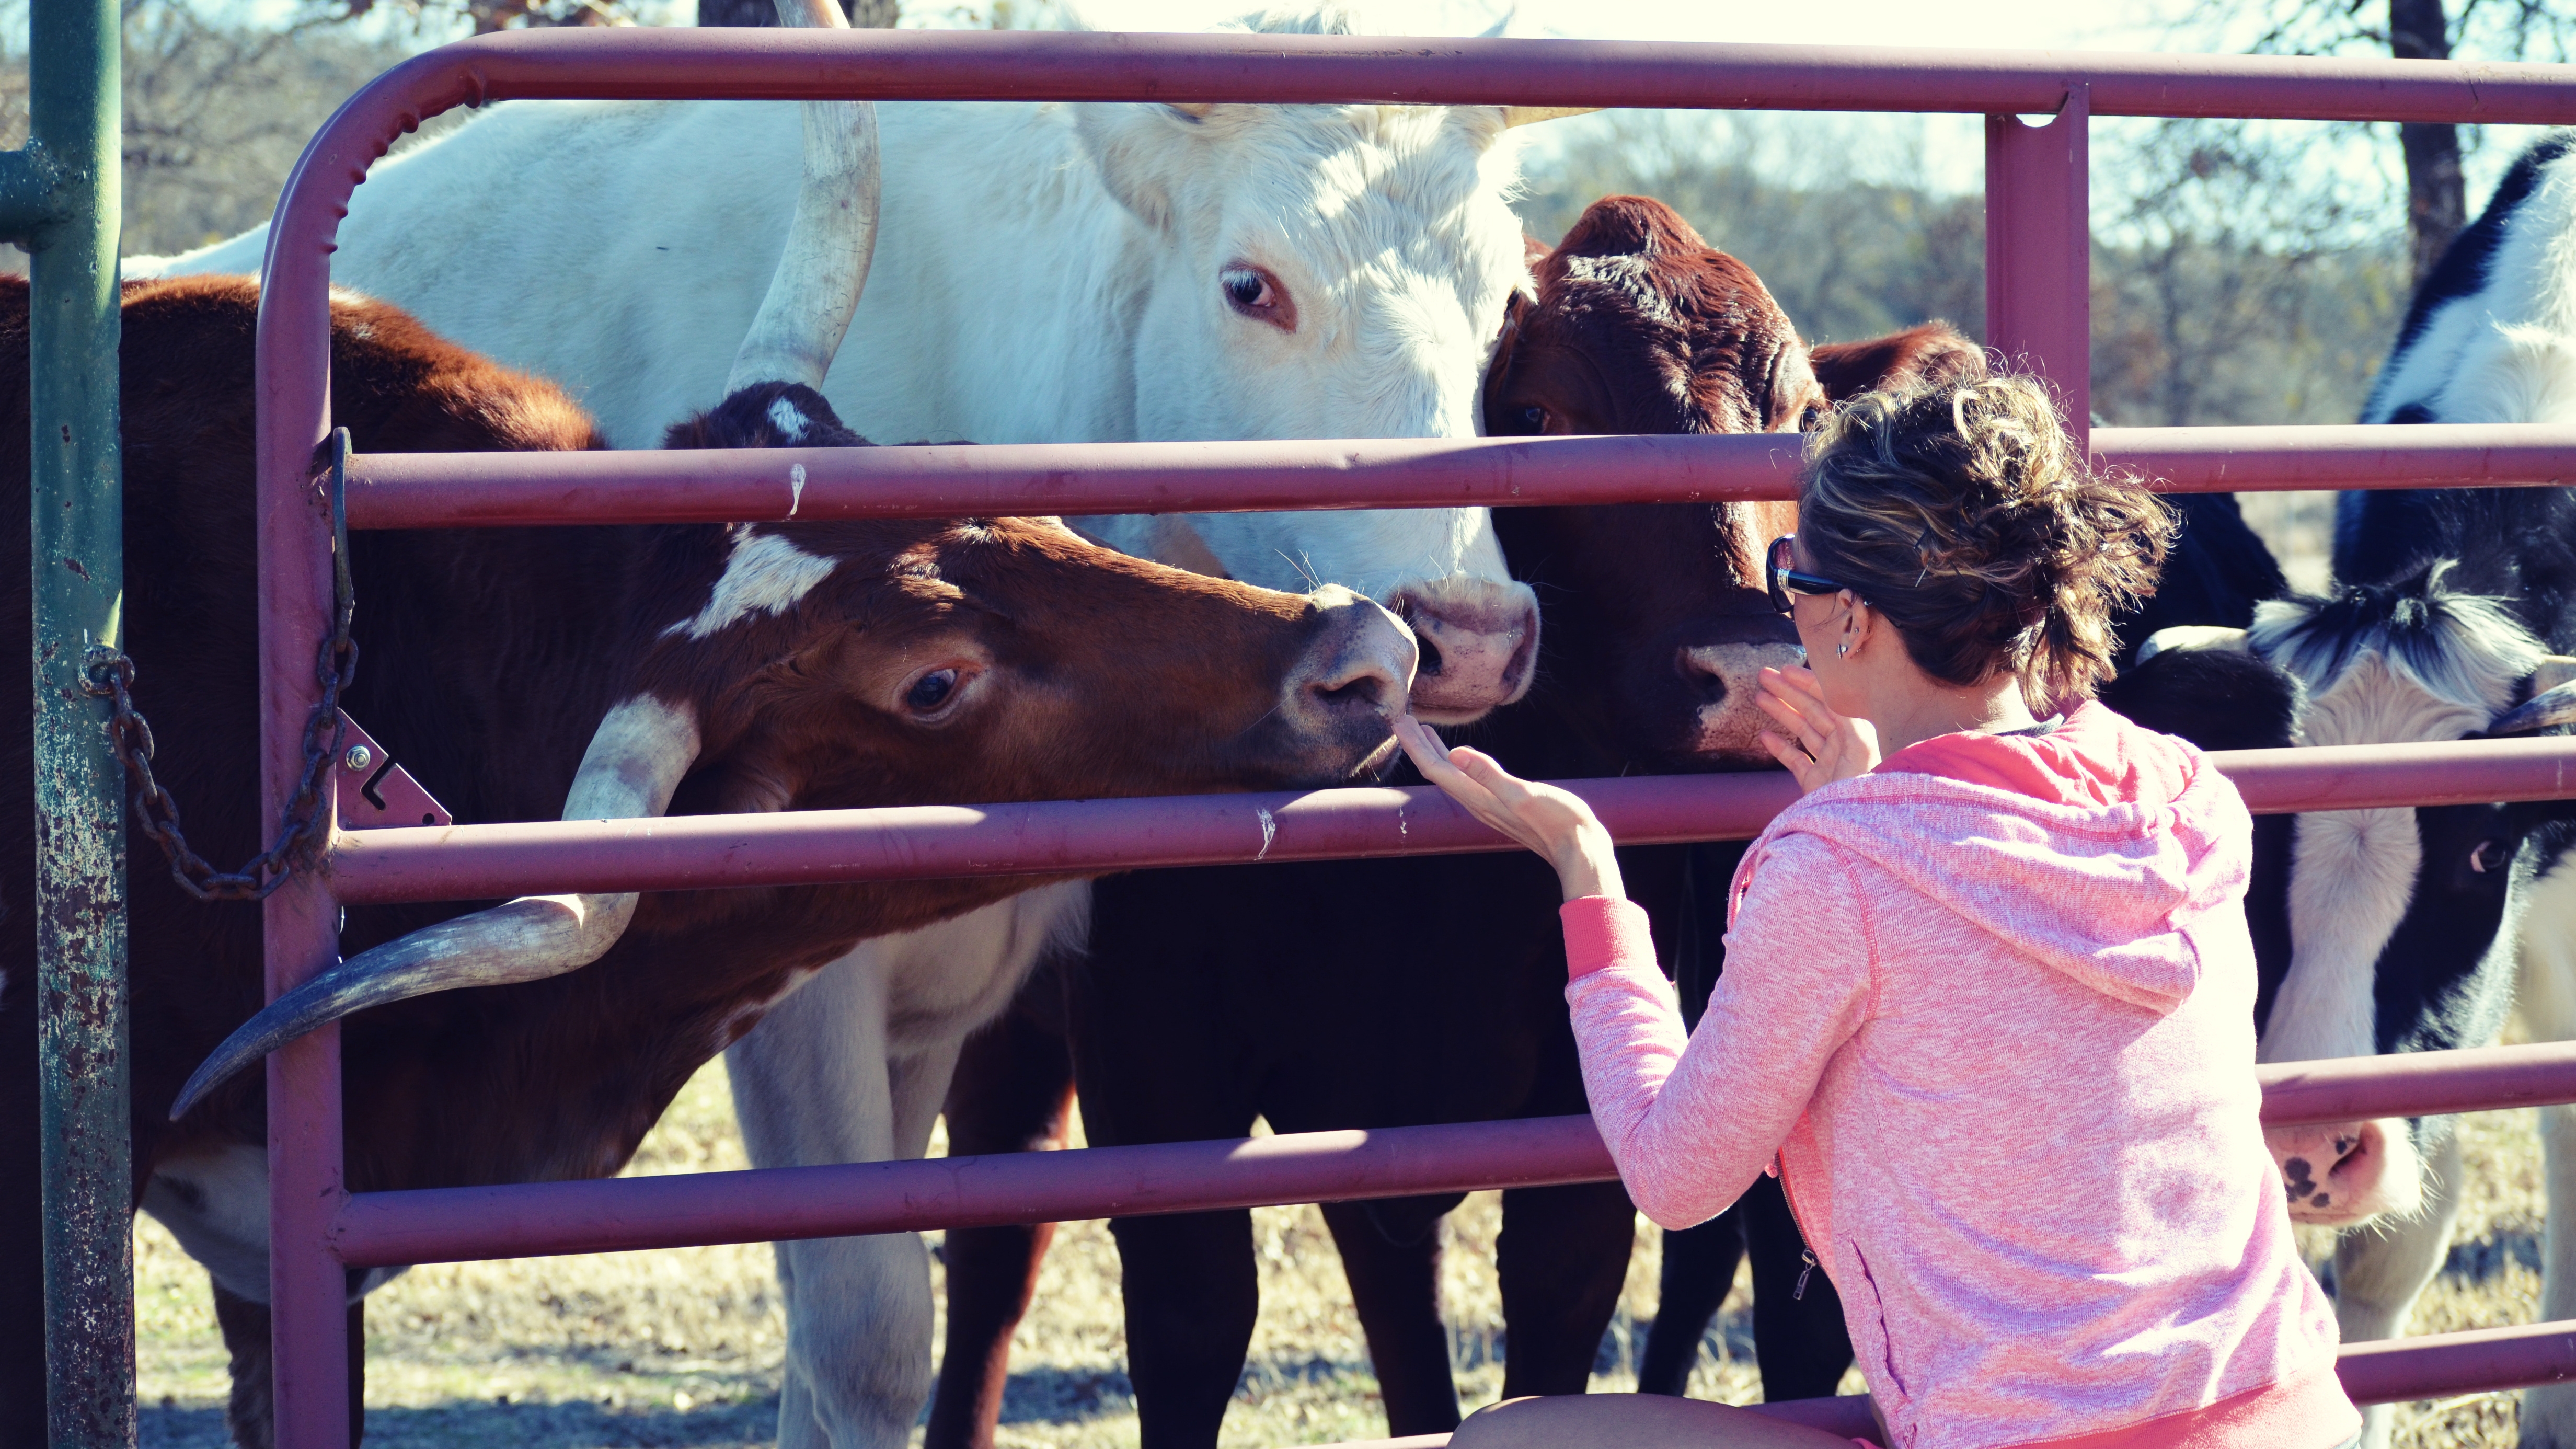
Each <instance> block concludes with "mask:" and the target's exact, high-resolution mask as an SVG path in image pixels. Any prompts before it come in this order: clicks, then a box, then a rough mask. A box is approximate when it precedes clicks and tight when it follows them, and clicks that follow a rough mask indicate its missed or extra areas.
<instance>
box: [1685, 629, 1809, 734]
mask: <svg viewBox="0 0 2576 1449" xmlns="http://www.w3.org/2000/svg"><path fill="white" fill-rule="evenodd" d="M1805 657H1806V654H1805V651H1803V650H1801V649H1799V647H1798V646H1797V645H1795V644H1789V643H1780V642H1776V641H1771V640H1755V641H1746V642H1739V643H1730V644H1703V645H1699V646H1696V647H1693V648H1686V649H1683V650H1681V651H1679V653H1678V654H1677V655H1676V656H1675V658H1674V661H1673V666H1674V668H1675V669H1676V670H1678V671H1679V672H1680V674H1681V676H1682V681H1683V683H1684V685H1685V687H1686V689H1687V690H1688V691H1689V694H1690V697H1691V698H1690V704H1691V708H1692V709H1693V710H1694V711H1695V712H1696V713H1697V715H1698V718H1697V720H1696V721H1695V723H1696V725H1697V731H1698V732H1697V738H1696V739H1695V740H1694V741H1693V743H1692V747H1691V749H1692V753H1694V754H1697V755H1700V756H1704V757H1706V758H1708V759H1710V760H1715V761H1723V762H1727V763H1750V764H1757V765H1769V764H1771V763H1772V759H1771V753H1770V751H1768V750H1766V749H1764V748H1763V747H1762V739H1761V736H1762V732H1763V731H1764V730H1766V729H1769V728H1771V718H1770V716H1768V715H1766V714H1764V713H1763V712H1762V707H1761V705H1760V704H1759V703H1757V701H1758V700H1759V699H1760V698H1761V696H1762V671H1763V670H1764V669H1786V668H1788V667H1790V666H1791V665H1794V664H1797V663H1798V662H1799V661H1801V660H1802V659H1804V658H1805Z"/></svg>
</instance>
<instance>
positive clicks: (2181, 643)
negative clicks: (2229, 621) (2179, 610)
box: [2137, 624, 2247, 664]
mask: <svg viewBox="0 0 2576 1449" xmlns="http://www.w3.org/2000/svg"><path fill="white" fill-rule="evenodd" d="M2246 648H2247V646H2246V643H2245V631H2244V630H2242V629H2229V628H2224V627H2221V626H2219V625H2216V624H2176V625H2174V626H2173V627H2172V628H2170V629H2158V630H2157V631H2156V632H2154V633H2152V634H2150V635H2148V636H2147V641H2146V642H2145V643H2143V644H2141V645H2139V646H2138V654H2137V663H2139V664H2144V663H2146V662H2147V661H2148V660H2150V659H2153V658H2155V657H2156V656H2157V655H2159V654H2166V653H2173V654H2189V653H2193V652H2196V651H2199V650H2203V649H2215V650H2219V651H2221V652H2223V653H2231V654H2243V653H2245V652H2246Z"/></svg>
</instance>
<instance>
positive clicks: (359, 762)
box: [340, 745, 376, 770]
mask: <svg viewBox="0 0 2576 1449" xmlns="http://www.w3.org/2000/svg"><path fill="white" fill-rule="evenodd" d="M375 762H376V752H375V751H373V750H371V749H368V748H367V747H366V746H365V745H351V746H349V753H347V754H345V755H342V756H341V757H340V765H341V768H343V769H349V770H363V769H365V768H367V767H368V766H369V765H372V764H374V763H375Z"/></svg>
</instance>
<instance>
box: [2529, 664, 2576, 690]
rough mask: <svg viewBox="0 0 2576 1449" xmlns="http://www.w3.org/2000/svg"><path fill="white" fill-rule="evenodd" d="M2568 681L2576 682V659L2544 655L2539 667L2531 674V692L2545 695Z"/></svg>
mask: <svg viewBox="0 0 2576 1449" xmlns="http://www.w3.org/2000/svg"><path fill="white" fill-rule="evenodd" d="M2570 681H2576V659H2571V658H2569V657H2568V656H2566V655H2564V654H2549V655H2544V656H2542V658H2541V661H2540V667H2539V668H2538V669H2535V670H2533V671H2532V672H2531V692H2532V693H2533V694H2547V693H2548V692H2549V691H2551V690H2553V689H2556V688H2557V687H2558V686H2560V685H2562V684H2566V683H2568V682H2570Z"/></svg>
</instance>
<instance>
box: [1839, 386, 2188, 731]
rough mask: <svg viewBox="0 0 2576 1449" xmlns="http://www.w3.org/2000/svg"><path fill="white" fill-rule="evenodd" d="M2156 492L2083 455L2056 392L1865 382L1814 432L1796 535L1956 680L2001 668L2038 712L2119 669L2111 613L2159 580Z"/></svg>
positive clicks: (1938, 670) (2162, 513)
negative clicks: (2101, 470) (1877, 388)
mask: <svg viewBox="0 0 2576 1449" xmlns="http://www.w3.org/2000/svg"><path fill="white" fill-rule="evenodd" d="M2176 527H2177V525H2176V522H2175V519H2174V515H2173V513H2172V511H2171V510H2169V509H2168V508H2167V507H2166V506H2165V504H2164V502H2163V500H2161V499H2159V498H2157V497H2156V496H2155V495H2154V494H2152V493H2149V492H2148V491H2147V490H2146V489H2145V488H2143V487H2141V486H2139V485H2138V484H2137V483H2135V482H2133V481H2130V480H2127V479H2122V478H2113V477H2105V476H2101V475H2098V474H2096V473H2094V472H2093V471H2092V469H2091V468H2090V467H2088V466H2087V465H2086V463H2085V460H2084V457H2083V455H2082V454H2081V453H2079V452H2078V451H2077V450H2076V448H2075V444H2074V442H2073V440H2071V439H2070V438H2068V437H2067V435H2066V429H2065V427H2064V426H2063V425H2062V424H2061V423H2060V421H2059V419H2058V415H2057V409H2056V406H2055V404H2054V403H2053V402H2052V401H2051V400H2050V397H2049V394H2048V392H2047V390H2046V389H2045V388H2044V387H2042V386H2041V385H2040V384H2039V383H2038V382H2036V381H2034V380H2032V379H2030V378H2027V377H2009V376H2007V377H1995V378H1988V379H1985V380H1983V381H1979V382H1971V383H1953V384H1947V385H1935V386H1930V387H1923V388H1916V389H1911V390H1900V391H1894V392H1874V393H1864V394H1862V395H1860V396H1858V397H1855V398H1853V399H1851V400H1850V401H1849V402H1846V403H1844V404H1843V405H1842V406H1841V407H1839V408H1837V409H1835V410H1834V412H1833V413H1832V414H1831V415H1829V416H1828V417H1827V418H1826V419H1825V420H1824V421H1823V422H1822V423H1821V424H1820V425H1819V426H1818V427H1817V429H1816V430H1815V431H1814V432H1813V433H1812V434H1810V435H1809V439H1808V443H1807V456H1806V466H1805V476H1804V479H1803V483H1802V487H1801V489H1800V493H1799V500H1798V536H1799V538H1800V539H1801V540H1802V541H1804V543H1805V545H1806V549H1807V553H1808V556H1809V557H1810V558H1811V559H1812V560H1813V561H1814V564H1815V568H1816V571H1817V572H1818V573H1821V574H1823V575H1824V576H1826V577H1828V578H1831V579H1834V580H1836V581H1838V582H1840V583H1841V584H1843V585H1844V586H1845V587H1847V588H1849V589H1850V590H1851V591H1852V592H1853V593H1855V594H1857V595H1858V596H1859V597H1860V598H1861V599H1863V600H1864V601H1866V602H1867V603H1868V604H1869V606H1870V607H1871V608H1873V609H1876V610H1877V611H1878V612H1879V613H1881V614H1883V615H1884V616H1886V618H1887V621H1888V622H1889V623H1890V624H1892V625H1894V626H1895V628H1896V632H1897V635H1898V637H1899V638H1902V639H1903V640H1904V641H1905V652H1906V653H1907V654H1908V655H1909V656H1911V657H1912V658H1913V660H1914V662H1915V664H1916V665H1918V666H1920V667H1921V668H1922V670H1923V672H1925V673H1926V674H1929V675H1931V676H1932V677H1933V678H1935V679H1938V680H1941V681H1943V682H1945V683H1949V684H1957V685H1971V684H1982V683H1984V682H1986V681H1987V680H1989V679H1992V678H1993V677H1994V676H1995V675H1997V674H2002V673H2008V674H2012V675H2014V676H2016V677H2018V678H2019V679H2020V680H2021V682H2022V693H2023V695H2024V697H2025V699H2026V700H2027V701H2028V703H2029V704H2030V707H2031V708H2032V709H2033V710H2034V711H2042V712H2044V711H2048V710H2054V709H2062V708H2065V707H2067V706H2070V705H2072V704H2074V703H2076V702H2078V701H2080V700H2083V699H2087V698H2090V697H2091V696H2092V693H2093V691H2094V689H2095V688H2096V687H2097V686H2099V685H2100V684H2101V683H2102V682H2103V681H2104V680H2106V679H2108V678H2110V676H2111V673H2112V664H2111V657H2112V654H2113V652H2114V651H2115V650H2117V649H2118V647H2119V645H2118V642H2117V641H2116V640H2115V639H2114V638H2113V637H2112V634H2111V617H2112V615H2113V614H2114V613H2115V612H2116V611H2118V610H2120V609H2122V608H2126V607H2130V606H2133V605H2135V604H2136V603H2137V601H2138V600H2140V599H2143V598H2145V597H2146V596H2147V595H2149V594H2151V593H2153V592H2155V587H2156V579H2157V576H2158V574H2159V572H2160V571H2161V569H2162V568H2163V566H2164V558H2165V551H2166V549H2167V548H2168V547H2169V546H2170V545H2171V544H2172V542H2173V538H2174V533H2175V530H2176Z"/></svg>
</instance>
